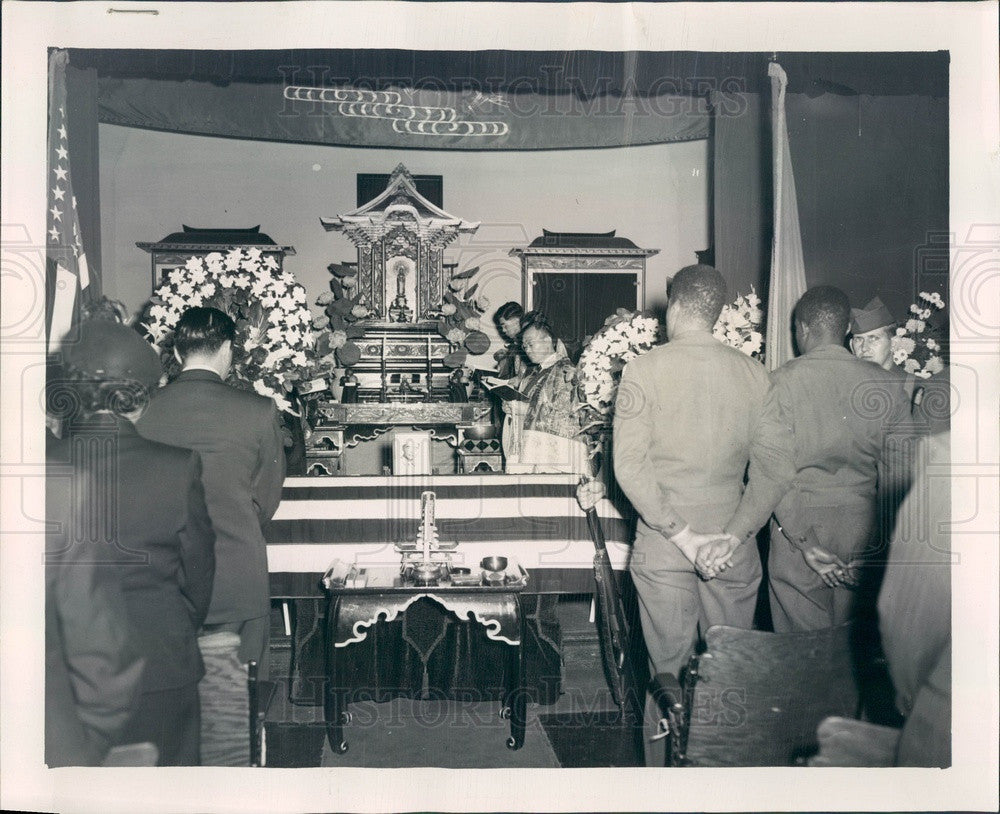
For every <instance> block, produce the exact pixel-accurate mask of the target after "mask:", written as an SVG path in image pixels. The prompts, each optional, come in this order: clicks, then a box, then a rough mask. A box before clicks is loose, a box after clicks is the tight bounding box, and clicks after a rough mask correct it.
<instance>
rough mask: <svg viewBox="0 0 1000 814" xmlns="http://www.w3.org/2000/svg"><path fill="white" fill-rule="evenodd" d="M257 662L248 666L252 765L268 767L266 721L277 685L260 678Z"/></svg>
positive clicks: (252, 662)
mask: <svg viewBox="0 0 1000 814" xmlns="http://www.w3.org/2000/svg"><path fill="white" fill-rule="evenodd" d="M257 673H258V666H257V662H256V661H251V662H250V663H249V664H247V691H248V693H249V696H250V704H249V709H250V765H251V766H266V765H267V730H266V729H265V727H264V719H265V718H266V717H267V709H268V707H269V706H270V705H271V699H272V698H274V693H275V690H276V689H277V685H276V684H275V683H274V682H273V681H261V680H260V679H259V678H258V675H257Z"/></svg>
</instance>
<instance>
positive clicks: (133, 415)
mask: <svg viewBox="0 0 1000 814" xmlns="http://www.w3.org/2000/svg"><path fill="white" fill-rule="evenodd" d="M65 358H66V370H65V372H64V376H63V378H62V379H61V381H59V382H50V385H49V387H50V390H49V394H48V401H49V403H50V405H52V406H53V408H55V407H57V406H67V405H68V406H69V407H70V409H75V411H76V413H77V414H76V415H72V416H67V419H68V421H67V425H66V432H65V433H64V436H63V438H62V439H61V441H59V442H56V443H54V444H53V445H52V446H51V447H50V450H49V457H50V461H60V460H62V461H67V462H68V463H69V464H70V465H71V466H72V476H71V478H69V479H67V478H65V477H63V478H58V477H55V478H52V479H50V484H49V495H48V496H49V504H48V507H47V509H48V513H49V519H50V520H51V521H54V522H53V527H54V528H57V529H59V531H56V532H53V534H52V535H51V537H50V538H49V540H48V543H49V557H48V566H47V567H48V569H49V571H50V573H51V574H52V575H53V577H55V576H56V575H57V574H59V573H60V572H62V571H64V570H65V566H66V565H67V564H68V563H69V562H71V561H74V560H75V561H79V560H83V561H87V562H91V563H95V564H96V565H97V566H98V567H97V569H96V570H97V572H98V573H97V579H98V582H99V583H100V584H101V585H103V586H104V587H105V588H106V589H107V590H108V591H115V592H118V593H119V594H120V595H121V596H122V599H123V605H122V610H121V613H124V616H125V618H123V619H121V620H120V621H121V622H122V623H123V624H124V627H125V629H126V645H127V646H128V647H129V648H130V649H131V650H133V651H134V652H136V653H137V654H138V656H139V657H140V658H141V659H142V660H143V662H144V667H143V668H142V672H141V678H140V679H139V682H138V697H137V698H136V699H135V700H134V702H133V704H132V705H131V707H130V709H129V711H128V716H127V721H126V722H125V725H124V727H123V728H122V729H121V730H120V731H119V732H118V737H117V743H143V742H150V743H153V744H154V745H155V746H156V748H157V751H158V753H159V760H158V765H161V766H168V765H170V766H190V765H197V764H198V763H199V762H200V754H199V752H200V728H201V712H200V704H199V698H198V681H199V680H200V679H201V677H202V675H203V673H204V667H203V664H202V659H201V654H200V653H199V651H198V643H197V631H198V628H199V627H200V626H201V624H202V622H203V620H204V619H205V614H206V612H207V610H208V603H209V598H210V596H211V592H212V583H213V576H214V572H215V553H214V546H215V534H214V532H213V529H212V525H211V522H210V520H209V516H208V509H207V507H206V504H205V493H204V488H203V486H202V481H201V458H200V456H199V455H198V453H196V452H191V451H190V450H187V449H180V448H178V447H173V446H168V445H166V444H160V443H156V442H153V441H148V440H146V439H145V438H142V437H141V436H140V435H139V434H138V433H137V432H136V430H135V426H134V424H135V422H136V421H137V420H138V418H139V416H140V415H141V414H142V413H143V411H144V410H145V409H146V407H147V405H148V402H149V393H150V391H151V390H154V389H155V388H156V386H157V383H158V381H159V378H160V375H161V373H162V368H161V365H160V360H159V359H158V357H157V356H156V353H155V352H154V351H153V349H152V348H151V347H150V345H149V344H148V343H147V342H146V341H145V340H143V339H142V337H140V336H139V335H138V334H137V333H136V332H135V331H133V330H132V329H130V328H128V327H126V326H125V325H121V324H119V323H118V322H115V321H112V320H94V321H90V322H84V323H83V324H82V325H81V327H80V337H79V340H78V341H77V342H75V343H73V344H72V345H69V346H68V347H67V349H66V351H65ZM95 440H97V441H99V443H94V441H95ZM67 480H69V481H70V482H69V483H68V484H66V483H63V482H64V481H67ZM81 518H82V521H81ZM67 558H70V559H67ZM52 584H53V586H54V587H53V588H52V589H51V590H52V591H55V592H58V590H59V589H58V587H55V586H57V585H58V582H57V581H56V580H54V579H53V581H52ZM59 599H60V597H59V595H58V593H56V594H54V595H53V596H51V597H50V600H52V602H53V603H54V604H56V605H57V604H58V601H59ZM86 610H87V609H86V608H77V609H76V610H75V611H66V610H64V611H63V613H62V614H61V616H60V617H54V618H55V619H56V621H53V620H52V618H50V620H49V624H50V625H51V626H52V627H51V628H50V629H49V630H48V631H47V638H51V637H52V636H54V635H55V634H57V633H59V632H62V633H63V644H62V646H63V648H64V652H66V653H70V654H72V652H73V642H71V641H70V639H69V638H68V637H67V635H66V631H68V630H70V629H71V628H70V626H69V625H70V623H71V622H73V621H74V619H75V617H76V615H77V614H81V615H82V614H83V613H85V611H86ZM60 620H61V621H60ZM76 645H77V650H78V651H80V652H82V654H83V656H82V658H81V659H80V661H79V664H74V663H73V662H72V661H70V662H69V663H68V665H67V667H66V672H67V673H68V674H69V675H70V676H71V677H73V676H75V675H77V673H78V672H79V670H78V667H79V666H81V665H82V666H84V667H86V666H87V665H88V664H90V663H91V662H90V660H88V655H87V647H86V643H84V646H82V647H80V646H79V645H80V643H79V642H77V643H76ZM53 663H56V664H58V663H59V661H58V659H54V662H53ZM57 674H58V673H57ZM54 681H58V678H56V679H54ZM88 683H89V684H92V682H86V681H85V680H84V681H83V682H78V683H77V686H83V687H84V692H81V691H80V690H78V689H77V686H74V685H73V684H72V683H70V684H69V685H68V686H70V687H71V689H72V690H73V695H74V697H75V700H76V703H77V704H78V705H79V704H80V701H81V699H82V698H84V697H89V696H92V695H94V694H95V693H96V692H97V691H98V690H99V689H100V688H98V687H95V686H84V685H86V684H88ZM62 686H63V687H64V688H65V687H67V683H66V682H63V684H62ZM58 719H59V716H56V715H55V714H53V715H51V716H49V719H48V720H47V726H48V725H51V724H53V723H54V722H55V721H56V720H58ZM60 737H61V733H58V732H53V733H52V740H51V742H48V741H47V742H46V748H47V749H48V748H50V747H52V748H55V747H56V746H57V745H58V743H57V742H58V739H59V738H60Z"/></svg>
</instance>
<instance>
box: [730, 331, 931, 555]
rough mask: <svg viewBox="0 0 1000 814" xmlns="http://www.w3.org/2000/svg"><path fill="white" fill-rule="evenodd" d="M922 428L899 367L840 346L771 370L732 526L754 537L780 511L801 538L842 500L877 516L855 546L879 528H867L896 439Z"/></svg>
mask: <svg viewBox="0 0 1000 814" xmlns="http://www.w3.org/2000/svg"><path fill="white" fill-rule="evenodd" d="M913 431H914V423H913V422H912V421H911V419H910V407H909V401H908V400H907V398H906V394H905V392H904V390H903V385H902V383H901V381H900V380H899V377H898V376H895V375H894V374H893V373H891V372H889V371H885V370H883V369H882V368H881V367H879V366H878V365H876V364H873V363H872V362H866V361H863V360H861V359H858V358H856V357H855V356H854V355H852V354H851V352H850V351H848V350H847V349H846V348H843V347H840V346H834V345H827V346H824V347H820V348H814V349H813V350H811V351H809V353H806V354H804V355H802V356H799V357H798V358H796V359H792V360H791V361H789V362H787V363H786V364H784V365H782V366H781V367H780V368H779V369H778V370H775V371H774V372H773V373H772V374H771V388H770V390H769V391H768V395H767V401H766V403H765V405H764V410H763V413H762V415H761V420H760V422H759V424H758V427H757V429H756V431H755V434H754V443H753V448H752V450H751V454H750V470H749V482H748V484H747V489H746V492H745V493H744V495H743V498H742V500H741V501H740V506H739V508H738V509H737V511H736V514H735V516H734V517H733V519H732V521H730V523H729V524H728V525H727V527H726V530H727V531H729V532H731V533H732V534H735V535H736V536H737V537H739V538H740V539H741V540H747V539H749V538H750V537H752V536H753V535H754V534H756V533H757V531H758V530H759V529H760V528H761V527H762V526H763V525H764V523H766V522H767V519H768V518H769V517H770V515H771V513H772V512H773V513H774V515H775V516H776V517H777V518H778V521H779V522H780V523H781V524H782V525H783V527H784V528H785V530H786V532H788V533H789V536H790V539H791V540H792V542H793V544H796V545H801V544H803V543H804V542H806V537H807V536H808V535H807V533H808V529H809V526H810V523H809V512H810V509H813V508H822V509H834V510H837V511H850V512H853V513H855V514H857V515H858V516H864V517H866V518H868V520H866V521H865V523H861V524H858V537H859V539H858V540H856V541H854V542H850V541H844V544H845V546H846V548H848V549H850V548H851V546H853V545H854V544H855V543H856V544H858V545H860V544H863V543H867V542H868V540H867V539H864V540H862V539H860V538H861V537H866V536H867V535H868V534H869V533H870V532H871V531H872V530H873V529H871V528H867V527H869V526H873V525H874V516H875V515H874V508H875V494H876V486H877V485H878V483H879V465H880V463H882V461H883V460H884V459H886V458H888V457H889V451H890V446H891V445H890V443H889V442H890V440H894V441H895V440H901V439H902V438H903V437H904V436H905V435H907V434H909V433H911V432H913ZM893 474H894V475H895V476H904V475H905V474H906V473H899V472H896V473H893ZM884 485H885V486H886V488H890V487H891V484H888V483H886V484H884ZM863 526H864V527H865V528H862V527H863ZM866 528H867V530H866Z"/></svg>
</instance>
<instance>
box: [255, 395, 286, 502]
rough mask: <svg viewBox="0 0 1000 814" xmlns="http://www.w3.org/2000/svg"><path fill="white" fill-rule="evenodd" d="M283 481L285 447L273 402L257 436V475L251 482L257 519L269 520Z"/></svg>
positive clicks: (279, 421) (278, 498) (279, 495)
mask: <svg viewBox="0 0 1000 814" xmlns="http://www.w3.org/2000/svg"><path fill="white" fill-rule="evenodd" d="M284 482H285V445H284V442H283V440H282V435H281V420H280V418H279V417H278V410H277V408H275V406H274V403H273V402H272V403H271V404H270V411H269V413H268V417H267V420H266V423H265V425H264V426H263V427H262V429H261V434H260V452H259V454H258V459H257V473H256V476H255V477H254V482H253V498H254V503H255V504H256V505H257V517H258V518H259V519H260V521H261V522H264V521H266V520H270V519H271V517H272V516H273V515H274V513H275V512H276V511H277V510H278V504H279V503H280V502H281V486H282V484H283V483H284Z"/></svg>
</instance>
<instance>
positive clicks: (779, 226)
mask: <svg viewBox="0 0 1000 814" xmlns="http://www.w3.org/2000/svg"><path fill="white" fill-rule="evenodd" d="M767 74H768V76H770V77H771V133H772V138H771V140H772V143H773V145H774V148H773V155H772V176H773V179H774V237H773V240H772V244H771V282H770V285H769V286H768V295H767V336H766V345H765V348H766V360H767V369H768V370H775V369H776V368H779V367H781V366H782V365H783V364H784V363H785V362H787V361H788V360H789V359H791V358H792V357H793V356H794V355H795V352H794V350H793V345H792V311H793V309H794V308H795V303H797V302H798V301H799V298H800V297H801V296H802V295H803V294H804V293H805V291H806V270H805V262H804V261H803V259H802V234H801V232H800V231H799V208H798V202H797V199H796V197H795V177H794V175H793V173H792V157H791V155H790V153H789V150H788V125H787V122H786V120H785V88H786V87H787V85H788V77H787V76H786V75H785V71H784V70H783V69H782V67H781V66H780V65H779V64H778V63H777V62H771V63H769V64H768V66H767Z"/></svg>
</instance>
